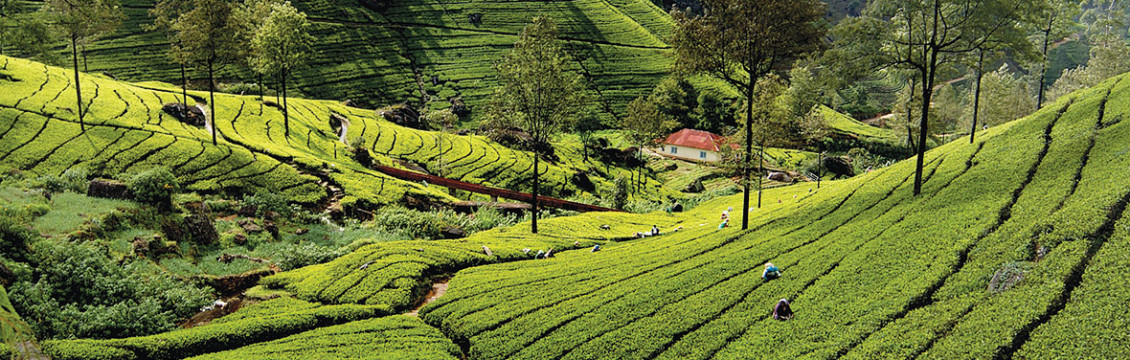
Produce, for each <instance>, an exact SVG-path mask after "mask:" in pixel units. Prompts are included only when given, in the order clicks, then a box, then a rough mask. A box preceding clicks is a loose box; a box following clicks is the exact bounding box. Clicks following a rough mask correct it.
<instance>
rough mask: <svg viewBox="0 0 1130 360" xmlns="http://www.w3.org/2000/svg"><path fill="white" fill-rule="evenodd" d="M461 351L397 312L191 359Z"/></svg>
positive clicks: (441, 355) (428, 356)
mask: <svg viewBox="0 0 1130 360" xmlns="http://www.w3.org/2000/svg"><path fill="white" fill-rule="evenodd" d="M461 354H462V351H460V350H459V347H458V346H455V344H454V343H452V342H451V340H450V339H448V338H446V337H444V336H443V333H441V332H439V330H437V329H435V328H433V327H430V326H428V325H427V324H424V322H423V321H420V319H419V318H416V317H413V316H404V315H397V316H388V317H382V318H376V319H367V320H360V321H354V322H350V323H346V324H342V325H335V326H329V327H323V328H319V329H317V330H311V331H307V332H304V333H300V334H297V335H292V336H288V337H285V338H282V339H278V340H273V341H268V342H263V343H258V344H254V345H250V346H245V347H242V348H239V349H235V350H229V351H223V352H217V353H212V354H207V355H202V356H197V357H193V358H192V359H195V360H205V359H317V358H334V359H420V360H433V359H434V360H455V359H459V358H460V355H461Z"/></svg>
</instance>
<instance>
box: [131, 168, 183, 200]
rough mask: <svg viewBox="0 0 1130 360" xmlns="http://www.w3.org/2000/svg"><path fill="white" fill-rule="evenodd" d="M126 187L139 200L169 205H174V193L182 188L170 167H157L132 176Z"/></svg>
mask: <svg viewBox="0 0 1130 360" xmlns="http://www.w3.org/2000/svg"><path fill="white" fill-rule="evenodd" d="M126 187H127V188H129V190H130V192H133V194H134V196H135V197H136V198H137V201H140V202H143V203H148V204H152V205H158V206H166V207H167V206H170V205H172V198H173V193H176V192H177V191H178V190H180V183H179V182H177V178H176V177H175V176H173V173H172V172H170V171H169V169H168V168H165V167H156V168H153V169H150V170H148V171H145V172H142V173H139V174H137V175H134V176H132V177H130V179H129V181H128V182H126Z"/></svg>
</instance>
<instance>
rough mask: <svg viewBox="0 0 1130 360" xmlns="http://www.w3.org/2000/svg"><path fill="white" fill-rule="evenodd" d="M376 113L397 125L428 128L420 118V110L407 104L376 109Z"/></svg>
mask: <svg viewBox="0 0 1130 360" xmlns="http://www.w3.org/2000/svg"><path fill="white" fill-rule="evenodd" d="M377 115H380V116H381V117H383V118H384V119H385V120H388V121H391V122H393V123H396V124H397V125H401V126H406V127H410V128H413V129H424V130H426V129H427V128H428V124H427V123H426V122H424V121H421V120H420V112H418V111H416V109H415V108H413V107H412V106H411V105H408V104H398V105H393V106H389V107H386V108H383V109H380V110H377Z"/></svg>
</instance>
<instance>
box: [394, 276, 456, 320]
mask: <svg viewBox="0 0 1130 360" xmlns="http://www.w3.org/2000/svg"><path fill="white" fill-rule="evenodd" d="M449 282H451V278H450V277H446V278H442V279H439V280H436V282H435V283H433V284H432V290H431V291H429V292H428V295H426V296H424V302H423V303H420V305H419V306H416V308H415V309H412V312H410V313H407V314H405V315H408V316H420V309H421V308H423V307H424V305H427V304H431V303H432V302H434V301H436V299H439V297H440V296H443V294H444V293H446V292H447V283H449Z"/></svg>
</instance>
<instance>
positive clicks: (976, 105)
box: [969, 51, 985, 144]
mask: <svg viewBox="0 0 1130 360" xmlns="http://www.w3.org/2000/svg"><path fill="white" fill-rule="evenodd" d="M977 55H978V56H979V57H978V58H977V88H976V90H973V128H971V129H969V143H970V144H972V143H973V138H974V137H975V136H976V135H977V115H978V114H979V113H980V112H981V77H982V76H984V75H985V71H984V65H985V52H984V51H978V54H977Z"/></svg>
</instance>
